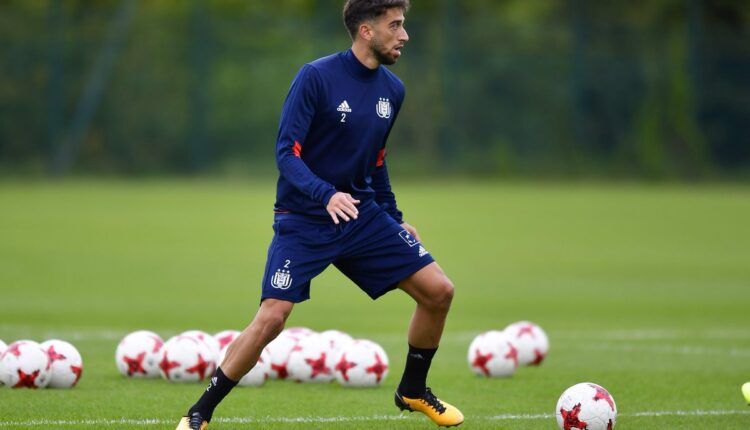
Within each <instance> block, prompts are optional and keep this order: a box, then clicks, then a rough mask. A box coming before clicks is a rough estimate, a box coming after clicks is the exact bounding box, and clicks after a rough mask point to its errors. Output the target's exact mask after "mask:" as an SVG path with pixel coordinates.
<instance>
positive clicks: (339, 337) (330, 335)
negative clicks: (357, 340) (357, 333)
mask: <svg viewBox="0 0 750 430" xmlns="http://www.w3.org/2000/svg"><path fill="white" fill-rule="evenodd" d="M320 339H321V341H322V342H323V343H326V344H327V345H328V348H329V349H330V350H331V352H336V351H338V350H340V349H342V348H343V347H345V346H346V345H348V344H350V343H352V342H354V339H353V338H352V337H351V336H349V335H348V334H346V333H344V332H343V331H338V330H326V331H324V332H321V333H320Z"/></svg>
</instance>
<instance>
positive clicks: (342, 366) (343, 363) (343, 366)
mask: <svg viewBox="0 0 750 430" xmlns="http://www.w3.org/2000/svg"><path fill="white" fill-rule="evenodd" d="M352 367H357V363H353V362H351V361H347V360H346V354H343V355H342V356H341V360H339V362H338V363H336V367H335V370H336V371H337V372H341V375H342V376H343V377H344V381H347V382H348V381H349V375H347V374H346V372H348V371H349V369H351V368H352Z"/></svg>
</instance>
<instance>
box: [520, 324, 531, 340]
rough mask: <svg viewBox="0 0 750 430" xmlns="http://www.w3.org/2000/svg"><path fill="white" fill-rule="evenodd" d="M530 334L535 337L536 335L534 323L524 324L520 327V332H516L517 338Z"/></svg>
mask: <svg viewBox="0 0 750 430" xmlns="http://www.w3.org/2000/svg"><path fill="white" fill-rule="evenodd" d="M525 334H528V335H529V336H531V337H533V338H535V337H536V335H535V334H534V325H533V324H526V325H524V326H521V327H519V328H518V334H516V338H520V337H521V336H523V335H525Z"/></svg>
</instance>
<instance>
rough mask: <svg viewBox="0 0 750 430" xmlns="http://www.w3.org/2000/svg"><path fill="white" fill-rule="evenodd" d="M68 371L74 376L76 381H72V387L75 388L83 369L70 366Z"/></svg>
mask: <svg viewBox="0 0 750 430" xmlns="http://www.w3.org/2000/svg"><path fill="white" fill-rule="evenodd" d="M70 371H71V372H73V373H74V374H75V375H76V380H75V381H73V386H74V387H75V386H76V384H77V383H78V380H79V379H81V374H82V373H83V367H82V366H73V365H71V366H70Z"/></svg>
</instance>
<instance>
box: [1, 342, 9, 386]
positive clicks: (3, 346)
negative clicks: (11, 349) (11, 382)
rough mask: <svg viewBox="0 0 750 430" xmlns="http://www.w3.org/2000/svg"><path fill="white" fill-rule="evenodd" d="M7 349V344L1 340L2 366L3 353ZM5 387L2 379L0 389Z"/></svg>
mask: <svg viewBox="0 0 750 430" xmlns="http://www.w3.org/2000/svg"><path fill="white" fill-rule="evenodd" d="M7 348H8V345H6V344H5V342H3V341H2V340H0V364H2V359H3V353H4V352H5V350H6V349H7ZM3 385H5V384H3V378H2V377H0V387H2V386H3Z"/></svg>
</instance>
